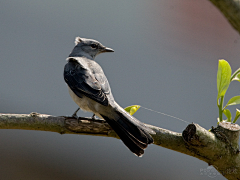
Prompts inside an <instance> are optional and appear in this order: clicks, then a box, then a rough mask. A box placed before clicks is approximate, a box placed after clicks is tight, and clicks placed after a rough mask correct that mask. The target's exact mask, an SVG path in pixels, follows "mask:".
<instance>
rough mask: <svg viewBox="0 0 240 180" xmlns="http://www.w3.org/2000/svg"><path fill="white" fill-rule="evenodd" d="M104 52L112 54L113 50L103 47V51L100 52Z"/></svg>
mask: <svg viewBox="0 0 240 180" xmlns="http://www.w3.org/2000/svg"><path fill="white" fill-rule="evenodd" d="M104 52H114V50H113V49H111V48H108V47H104V49H103V50H102V53H104Z"/></svg>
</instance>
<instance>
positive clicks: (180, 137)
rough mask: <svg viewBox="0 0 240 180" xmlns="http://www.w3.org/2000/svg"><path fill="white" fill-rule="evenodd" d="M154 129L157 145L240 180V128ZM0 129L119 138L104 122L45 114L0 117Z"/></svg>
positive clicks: (225, 124)
mask: <svg viewBox="0 0 240 180" xmlns="http://www.w3.org/2000/svg"><path fill="white" fill-rule="evenodd" d="M146 126H148V127H150V128H151V129H153V130H154V131H155V132H156V134H155V135H153V138H154V144H155V145H158V146H162V147H165V148H168V149H171V150H174V151H177V152H181V153H184V154H187V155H190V156H193V157H196V158H198V159H200V160H203V161H205V162H207V163H208V164H209V165H213V166H214V167H215V168H216V169H217V170H218V171H219V172H220V173H221V174H222V175H223V176H225V177H226V178H228V179H237V178H239V179H240V166H238V165H239V164H240V157H239V147H238V138H239V130H240V127H239V126H238V125H236V124H231V123H225V122H223V123H220V125H219V126H218V127H217V128H212V130H211V131H208V130H206V129H204V128H202V127H201V126H199V125H198V124H189V125H188V126H187V128H186V129H185V130H184V131H183V133H182V134H181V133H176V132H173V131H169V130H167V129H162V128H160V127H156V126H152V125H148V124H146ZM0 129H25V130H41V131H51V132H58V133H61V134H64V133H67V134H79V133H81V134H91V135H96V136H106V137H114V138H119V137H118V136H117V134H116V133H115V132H114V131H113V130H112V128H111V127H110V126H109V125H108V124H107V123H106V121H104V120H100V119H98V120H95V119H92V118H80V119H79V120H77V119H75V118H73V117H63V116H60V117H56V116H50V115H46V114H38V113H31V114H0Z"/></svg>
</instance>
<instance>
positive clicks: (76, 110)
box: [72, 108, 80, 119]
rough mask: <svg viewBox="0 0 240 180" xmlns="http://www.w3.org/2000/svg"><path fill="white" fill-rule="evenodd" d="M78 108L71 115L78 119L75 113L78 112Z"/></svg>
mask: <svg viewBox="0 0 240 180" xmlns="http://www.w3.org/2000/svg"><path fill="white" fill-rule="evenodd" d="M79 109H80V108H78V109H77V110H76V111H75V112H74V113H73V115H72V117H74V118H76V119H78V116H77V112H78V111H79Z"/></svg>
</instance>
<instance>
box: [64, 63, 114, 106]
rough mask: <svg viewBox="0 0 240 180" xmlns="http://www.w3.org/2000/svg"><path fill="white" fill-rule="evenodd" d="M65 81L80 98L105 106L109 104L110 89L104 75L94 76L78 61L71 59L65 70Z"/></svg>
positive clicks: (97, 74)
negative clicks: (84, 97) (85, 97)
mask: <svg viewBox="0 0 240 180" xmlns="http://www.w3.org/2000/svg"><path fill="white" fill-rule="evenodd" d="M100 70H101V68H100ZM64 80H65V82H66V83H67V84H68V86H69V87H70V88H71V90H72V91H73V92H74V93H75V94H76V95H77V96H78V97H80V98H81V97H82V96H83V95H85V96H87V97H89V98H91V99H93V100H94V101H97V102H98V103H100V104H102V105H104V106H107V105H108V104H109V102H108V99H107V96H106V95H107V94H108V93H109V92H110V88H109V85H108V81H107V78H106V77H105V75H104V74H101V73H100V74H99V73H96V74H94V73H93V72H92V71H91V70H89V69H88V68H84V67H83V66H82V65H80V64H79V63H78V62H77V61H76V60H72V59H69V61H68V63H67V64H66V65H65V68H64Z"/></svg>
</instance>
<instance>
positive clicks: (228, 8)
mask: <svg viewBox="0 0 240 180" xmlns="http://www.w3.org/2000/svg"><path fill="white" fill-rule="evenodd" d="M210 1H211V2H212V3H213V4H214V5H215V6H216V7H217V8H218V9H219V10H220V11H221V12H222V13H223V15H224V16H225V17H226V18H227V20H228V22H229V23H230V24H231V25H232V27H233V28H234V29H236V30H237V31H238V33H240V2H239V0H210Z"/></svg>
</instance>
